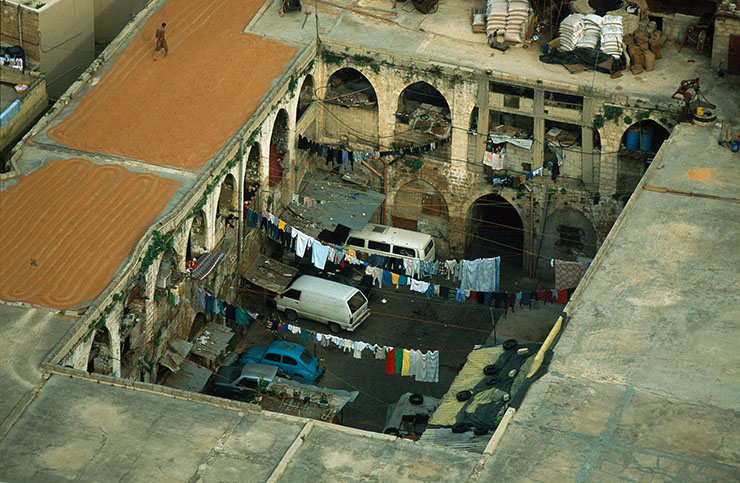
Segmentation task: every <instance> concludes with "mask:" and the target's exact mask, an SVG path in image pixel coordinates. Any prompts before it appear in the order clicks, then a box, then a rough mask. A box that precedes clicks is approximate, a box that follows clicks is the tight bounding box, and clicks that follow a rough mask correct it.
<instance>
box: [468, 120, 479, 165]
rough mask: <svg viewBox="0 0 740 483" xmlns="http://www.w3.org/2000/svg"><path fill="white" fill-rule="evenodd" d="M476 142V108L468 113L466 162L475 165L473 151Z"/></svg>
mask: <svg viewBox="0 0 740 483" xmlns="http://www.w3.org/2000/svg"><path fill="white" fill-rule="evenodd" d="M477 140H478V107H477V106H476V107H474V108H473V110H472V111H470V122H469V123H468V162H469V163H475V162H476V159H475V149H476V144H477Z"/></svg>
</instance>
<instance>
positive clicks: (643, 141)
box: [640, 129, 653, 151]
mask: <svg viewBox="0 0 740 483" xmlns="http://www.w3.org/2000/svg"><path fill="white" fill-rule="evenodd" d="M652 149H653V130H652V129H643V130H642V132H641V133H640V151H652Z"/></svg>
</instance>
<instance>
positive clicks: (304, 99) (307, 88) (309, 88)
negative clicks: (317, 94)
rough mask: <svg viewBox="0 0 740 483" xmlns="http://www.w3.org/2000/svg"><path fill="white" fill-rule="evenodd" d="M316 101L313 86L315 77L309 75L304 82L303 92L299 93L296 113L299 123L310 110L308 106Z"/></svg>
mask: <svg viewBox="0 0 740 483" xmlns="http://www.w3.org/2000/svg"><path fill="white" fill-rule="evenodd" d="M313 99H314V84H313V76H312V75H310V74H309V75H307V76H306V78H305V79H304V80H303V85H302V86H301V92H299V93H298V105H297V106H296V113H295V118H296V122H297V121H299V120H300V119H301V118H302V117H303V114H304V113H305V112H306V110H307V109H308V106H310V105H311V103H312V102H313Z"/></svg>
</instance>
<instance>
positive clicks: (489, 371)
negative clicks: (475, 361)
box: [483, 364, 499, 376]
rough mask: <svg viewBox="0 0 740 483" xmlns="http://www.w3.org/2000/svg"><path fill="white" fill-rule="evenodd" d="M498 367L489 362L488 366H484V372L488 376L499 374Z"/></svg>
mask: <svg viewBox="0 0 740 483" xmlns="http://www.w3.org/2000/svg"><path fill="white" fill-rule="evenodd" d="M498 370H499V369H498V367H496V366H495V365H493V364H488V365H487V366H486V367H484V368H483V374H485V375H486V376H495V375H496V374H498Z"/></svg>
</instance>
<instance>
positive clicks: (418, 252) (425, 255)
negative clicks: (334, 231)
mask: <svg viewBox="0 0 740 483" xmlns="http://www.w3.org/2000/svg"><path fill="white" fill-rule="evenodd" d="M344 248H351V249H353V250H357V251H360V252H364V253H367V254H370V255H372V254H375V255H383V256H385V257H394V258H407V259H411V260H427V261H434V260H435V255H436V254H435V248H434V238H432V237H431V236H430V235H427V234H426V233H419V232H418V231H411V230H403V229H401V228H394V227H392V226H386V225H376V224H374V223H368V224H367V225H365V228H363V229H362V230H351V231H350V232H349V235H348V236H347V240H346V241H345V242H344Z"/></svg>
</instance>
